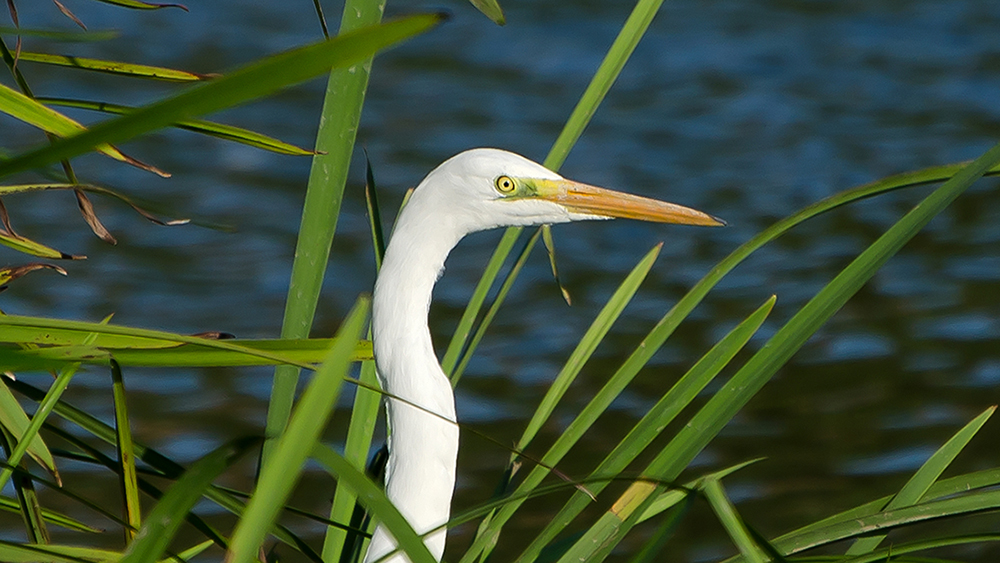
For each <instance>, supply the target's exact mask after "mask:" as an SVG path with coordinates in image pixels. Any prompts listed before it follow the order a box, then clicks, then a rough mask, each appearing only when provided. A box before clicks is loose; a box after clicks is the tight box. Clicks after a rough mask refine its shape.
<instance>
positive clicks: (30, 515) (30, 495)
mask: <svg viewBox="0 0 1000 563" xmlns="http://www.w3.org/2000/svg"><path fill="white" fill-rule="evenodd" d="M0 442H2V444H0V445H2V446H3V453H4V456H9V455H10V452H11V449H12V448H11V447H10V445H11V444H12V443H15V442H14V438H13V436H12V435H11V434H10V432H8V431H7V430H6V429H3V430H2V431H0ZM28 475H29V474H28V473H27V471H25V469H24V462H21V467H18V468H17V470H15V471H14V477H13V483H14V492H15V495H16V496H17V505H16V506H17V512H19V513H20V514H21V518H22V520H24V528H25V530H26V532H27V536H28V541H29V542H30V543H34V544H47V543H49V539H50V538H49V530H48V527H46V525H45V518H44V516H43V515H42V505H41V503H39V501H38V493H37V492H35V486H34V482H33V481H32V479H31V478H30V477H29V476H28Z"/></svg>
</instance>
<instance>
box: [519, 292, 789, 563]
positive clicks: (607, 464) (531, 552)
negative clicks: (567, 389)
mask: <svg viewBox="0 0 1000 563" xmlns="http://www.w3.org/2000/svg"><path fill="white" fill-rule="evenodd" d="M774 303H775V297H773V296H772V297H771V298H770V299H768V300H767V301H766V302H764V304H763V305H761V306H760V307H759V308H757V310H756V311H754V312H753V313H752V314H751V315H750V316H748V317H747V318H746V319H744V320H743V322H741V323H740V324H739V325H737V326H736V327H734V328H733V329H732V330H730V331H729V333H727V334H726V335H725V336H724V337H723V338H722V339H721V340H719V342H718V343H717V344H715V345H714V346H713V347H712V348H711V349H710V350H709V351H708V352H706V353H705V355H704V356H702V358H701V359H700V360H698V362H696V363H695V365H693V366H692V367H691V369H689V370H688V371H687V373H685V374H684V375H683V376H682V377H681V378H680V379H679V380H678V381H677V383H675V384H674V385H673V386H671V388H670V390H669V391H667V393H666V394H664V395H663V397H662V398H660V400H659V401H657V402H656V404H655V405H653V407H652V408H650V409H649V411H648V412H647V413H646V414H645V415H644V416H643V417H642V419H640V420H639V422H638V423H636V425H635V426H634V427H633V428H632V430H630V431H629V433H628V435H626V436H625V438H623V439H622V440H621V442H619V443H618V445H617V446H615V448H614V449H613V450H612V451H611V453H609V454H608V455H607V456H606V457H605V458H604V460H603V461H601V463H600V464H599V465H598V466H597V468H596V469H594V471H593V472H591V475H590V476H591V477H592V478H594V479H597V478H600V477H602V476H604V477H606V476H611V475H619V474H621V472H623V471H625V469H626V468H627V467H628V466H629V464H631V463H632V462H633V461H634V460H635V458H636V457H637V456H638V455H639V454H640V453H642V452H643V451H644V450H645V449H646V448H647V447H648V446H649V444H651V443H652V442H653V440H655V439H656V437H657V436H659V435H660V433H661V432H662V430H663V428H665V427H666V426H667V425H668V424H670V423H671V422H672V421H673V420H674V419H675V418H676V417H677V415H679V414H680V413H681V411H682V410H683V409H684V408H686V407H687V406H688V405H689V404H690V403H691V402H692V401H693V400H694V399H695V398H696V397H697V396H698V394H699V393H701V391H702V390H704V389H705V387H706V386H707V385H708V384H709V383H711V382H712V380H713V379H714V378H715V377H716V376H717V375H718V374H719V372H720V371H722V369H723V368H724V367H725V366H726V365H728V364H729V362H730V361H732V359H733V357H735V356H736V354H737V353H738V352H739V351H740V350H742V349H743V347H744V346H746V343H747V342H749V340H750V338H751V337H752V336H753V335H754V334H756V333H757V330H758V329H759V328H760V326H761V325H762V324H763V323H764V320H765V319H766V318H767V316H768V315H769V314H770V312H771V309H772V308H773V307H774ZM582 415H583V413H582V412H581V416H582ZM562 449H563V450H566V449H568V448H562ZM543 459H544V458H543ZM739 467H742V466H737V468H739ZM535 471H537V472H538V473H539V475H537V476H535V482H540V480H541V477H543V476H544V473H543V472H542V471H541V470H535ZM529 482H532V477H530V476H529V477H528V478H527V479H526V480H525V484H527V483H529ZM605 486H606V485H605V483H601V482H597V483H595V484H594V485H593V486H592V487H591V488H590V492H591V493H592V494H594V495H597V494H600V492H601V491H602V490H604V487H605ZM670 492H671V491H667V493H664V495H666V494H669V493H670ZM678 500H679V499H678ZM591 502H592V501H591V498H590V497H589V496H587V495H585V494H583V493H580V492H578V493H576V494H574V496H573V498H571V499H570V500H569V501H567V503H566V504H565V505H564V506H563V507H562V509H561V510H560V511H559V513H558V514H556V515H555V517H553V518H552V520H551V521H550V522H549V523H548V525H547V526H546V527H545V529H543V530H542V531H541V532H540V533H539V534H538V535H537V536H536V537H535V538H534V539H533V540H532V542H531V544H530V545H529V546H528V547H527V549H525V551H524V553H522V554H521V556H520V557H519V558H518V559H519V560H520V561H531V560H533V559H535V558H536V557H537V556H538V555H539V554H541V552H542V549H544V548H545V546H546V545H547V544H548V543H549V542H551V541H552V540H553V539H555V537H556V536H557V535H558V534H559V533H561V532H562V531H563V530H564V529H565V528H566V526H568V525H569V524H570V522H572V521H573V519H574V518H576V517H577V516H578V515H579V514H580V512H582V511H583V510H584V509H585V508H586V507H587V506H588V505H589V504H590V503H591ZM668 507H669V505H668V504H666V503H665V502H660V503H659V507H658V510H659V511H662V510H665V509H666V508H668ZM653 510H654V508H653V507H652V506H650V508H649V509H647V511H646V513H645V514H644V515H643V517H642V519H646V518H649V517H650V516H652V513H653V512H652V511H653Z"/></svg>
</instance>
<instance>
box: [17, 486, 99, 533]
mask: <svg viewBox="0 0 1000 563" xmlns="http://www.w3.org/2000/svg"><path fill="white" fill-rule="evenodd" d="M53 485H55V483H53ZM55 488H57V489H58V488H59V487H58V486H56V487H55ZM0 510H2V511H4V512H14V513H18V514H20V513H21V511H22V507H21V506H20V505H19V504H18V502H17V501H15V500H12V499H9V498H6V497H0ZM41 510H42V519H44V520H45V522H46V523H47V524H52V525H54V526H59V527H60V528H65V529H67V530H73V531H75V532H88V533H92V534H96V533H100V532H102V531H103V530H99V529H97V528H95V527H93V526H89V525H87V524H84V523H83V522H81V521H79V520H77V519H75V518H71V517H69V516H67V515H65V514H62V513H60V512H56V511H54V510H51V509H48V508H42V509H41Z"/></svg>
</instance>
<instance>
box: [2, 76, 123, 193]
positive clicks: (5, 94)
mask: <svg viewBox="0 0 1000 563" xmlns="http://www.w3.org/2000/svg"><path fill="white" fill-rule="evenodd" d="M0 112H3V113H6V114H7V115H9V116H11V117H13V118H15V119H18V120H20V121H23V122H25V123H27V124H29V125H33V126H35V127H37V128H39V129H41V130H42V131H45V132H46V133H51V134H53V135H56V136H58V137H69V136H72V135H76V134H78V133H80V132H81V131H86V130H87V128H86V127H84V126H83V125H80V124H79V123H77V122H76V121H74V120H72V119H70V118H68V117H66V116H65V115H63V114H61V113H59V112H57V111H55V110H53V109H51V108H48V107H46V106H44V105H42V104H40V103H38V102H37V101H35V100H33V99H31V98H29V97H28V96H25V95H24V94H22V93H20V92H18V91H17V90H14V89H13V88H10V87H8V86H5V85H3V84H0ZM87 148H88V149H91V148H94V149H96V150H98V151H100V152H102V153H104V154H106V155H108V156H110V157H111V158H114V159H115V160H120V161H122V162H130V161H131V159H130V158H129V157H127V156H125V155H123V154H122V153H121V151H119V150H118V149H116V148H114V147H112V146H111V145H109V144H107V143H101V142H98V143H94V144H93V145H92V146H90V147H87ZM59 160H62V159H55V160H50V161H48V162H46V163H45V164H48V163H49V162H57V161H59ZM5 164H8V163H7V162H3V161H0V166H3V165H5ZM0 175H2V174H0Z"/></svg>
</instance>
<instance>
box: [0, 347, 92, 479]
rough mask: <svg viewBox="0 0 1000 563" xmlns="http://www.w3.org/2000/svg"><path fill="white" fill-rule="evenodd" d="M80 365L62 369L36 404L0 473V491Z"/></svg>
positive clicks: (70, 365) (71, 365)
mask: <svg viewBox="0 0 1000 563" xmlns="http://www.w3.org/2000/svg"><path fill="white" fill-rule="evenodd" d="M79 365H80V364H69V365H67V366H66V367H64V368H63V369H62V370H61V371H60V372H59V375H57V376H56V379H55V381H54V382H53V383H52V386H51V387H49V390H48V392H47V393H46V394H45V398H44V399H42V401H41V402H40V403H38V409H37V410H36V411H35V414H34V416H32V417H31V423H30V424H28V427H27V428H25V429H24V435H23V436H22V438H21V441H20V442H18V443H17V445H16V446H15V447H14V451H12V452H11V454H10V456H9V457H8V458H7V463H8V466H7V467H5V468H4V469H3V471H2V472H0V489H3V487H4V486H6V484H7V481H9V480H10V478H11V476H12V475H13V470H14V467H16V466H17V464H18V463H20V462H21V458H23V457H24V454H25V453H26V452H27V450H28V446H29V445H30V444H31V443H32V442H33V441H34V439H35V436H36V435H37V434H38V430H39V429H41V427H42V424H43V423H44V422H45V419H46V418H48V416H49V414H50V413H51V412H52V409H53V408H54V407H55V405H56V404H57V403H58V402H59V398H60V397H61V396H62V394H63V392H64V391H65V390H66V387H67V386H69V382H70V380H72V379H73V376H74V375H76V371H77V368H79Z"/></svg>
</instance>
